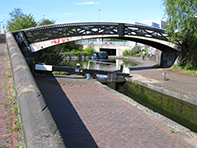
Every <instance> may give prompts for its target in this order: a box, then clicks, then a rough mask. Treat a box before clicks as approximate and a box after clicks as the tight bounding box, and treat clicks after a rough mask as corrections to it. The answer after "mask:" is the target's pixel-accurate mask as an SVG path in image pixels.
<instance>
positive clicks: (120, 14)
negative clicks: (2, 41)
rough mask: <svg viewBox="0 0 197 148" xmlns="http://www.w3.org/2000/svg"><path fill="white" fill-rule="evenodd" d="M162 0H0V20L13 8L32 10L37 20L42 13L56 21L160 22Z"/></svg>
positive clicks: (25, 11)
mask: <svg viewBox="0 0 197 148" xmlns="http://www.w3.org/2000/svg"><path fill="white" fill-rule="evenodd" d="M162 3H163V0H56V1H55V0H1V3H0V22H1V21H4V20H5V21H7V20H9V18H10V16H9V13H10V12H12V11H13V10H14V8H20V9H22V10H23V13H25V14H30V13H31V14H33V16H34V18H35V20H36V21H37V22H38V21H40V20H41V19H42V18H43V17H44V18H45V19H50V20H55V22H56V23H66V22H86V21H88V22H95V21H101V22H102V21H103V22H108V21H109V22H112V21H114V22H130V23H132V22H135V21H137V22H142V23H151V22H160V21H161V20H162V18H163V17H164V7H163V5H162ZM99 10H100V11H99ZM5 21H4V22H5Z"/></svg>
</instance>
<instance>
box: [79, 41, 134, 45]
mask: <svg viewBox="0 0 197 148" xmlns="http://www.w3.org/2000/svg"><path fill="white" fill-rule="evenodd" d="M76 44H81V45H109V46H132V43H130V42H117V41H89V40H85V41H84V40H82V41H77V42H76Z"/></svg>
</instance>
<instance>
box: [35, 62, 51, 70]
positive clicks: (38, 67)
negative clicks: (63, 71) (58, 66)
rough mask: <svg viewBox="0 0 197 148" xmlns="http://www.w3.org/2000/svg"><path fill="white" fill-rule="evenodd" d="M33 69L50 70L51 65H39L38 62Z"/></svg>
mask: <svg viewBox="0 0 197 148" xmlns="http://www.w3.org/2000/svg"><path fill="white" fill-rule="evenodd" d="M35 70H42V71H52V65H39V64H36V66H35Z"/></svg>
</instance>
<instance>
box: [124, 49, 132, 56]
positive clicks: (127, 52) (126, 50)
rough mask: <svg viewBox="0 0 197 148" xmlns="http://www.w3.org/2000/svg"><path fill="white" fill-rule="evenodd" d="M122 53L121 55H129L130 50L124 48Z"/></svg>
mask: <svg viewBox="0 0 197 148" xmlns="http://www.w3.org/2000/svg"><path fill="white" fill-rule="evenodd" d="M122 55H123V56H131V50H129V49H125V50H124V51H123V52H122Z"/></svg>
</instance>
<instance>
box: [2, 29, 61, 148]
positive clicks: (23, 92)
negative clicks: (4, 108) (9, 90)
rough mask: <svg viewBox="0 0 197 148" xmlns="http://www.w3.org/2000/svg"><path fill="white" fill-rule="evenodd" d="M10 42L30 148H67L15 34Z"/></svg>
mask: <svg viewBox="0 0 197 148" xmlns="http://www.w3.org/2000/svg"><path fill="white" fill-rule="evenodd" d="M6 42H7V47H8V53H9V57H10V62H11V69H12V73H13V79H14V86H15V91H16V98H17V103H18V107H19V109H20V114H21V122H22V128H23V133H24V138H25V143H26V147H27V148H54V147H58V148H65V145H64V142H63V139H62V137H61V134H60V133H59V130H58V128H57V125H56V123H55V121H54V119H53V117H52V115H51V113H50V111H49V109H48V107H47V105H46V103H45V100H44V98H43V96H42V94H41V92H40V90H39V88H38V86H37V84H36V83H35V80H34V78H33V76H32V73H31V71H30V69H29V67H28V65H27V63H26V61H25V59H24V57H23V55H22V53H21V50H20V49H19V47H18V44H17V43H16V40H15V39H14V37H13V35H12V33H11V32H8V33H6Z"/></svg>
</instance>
